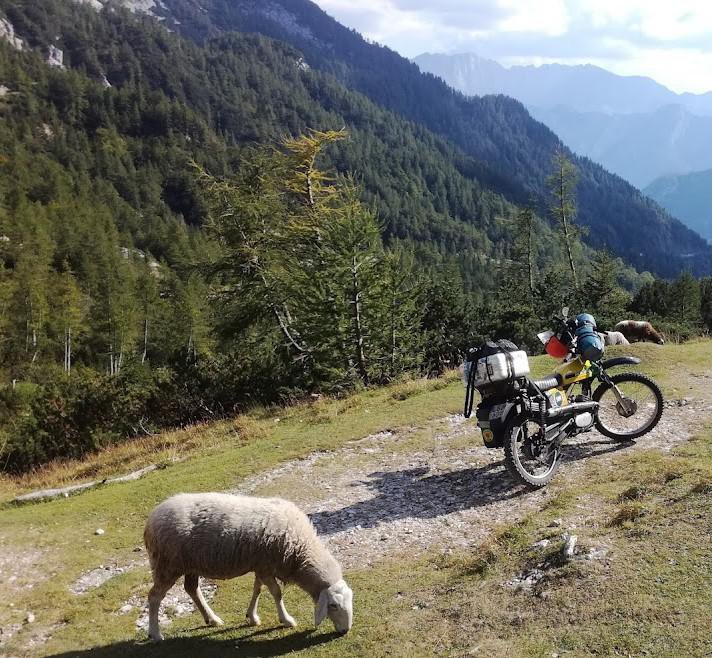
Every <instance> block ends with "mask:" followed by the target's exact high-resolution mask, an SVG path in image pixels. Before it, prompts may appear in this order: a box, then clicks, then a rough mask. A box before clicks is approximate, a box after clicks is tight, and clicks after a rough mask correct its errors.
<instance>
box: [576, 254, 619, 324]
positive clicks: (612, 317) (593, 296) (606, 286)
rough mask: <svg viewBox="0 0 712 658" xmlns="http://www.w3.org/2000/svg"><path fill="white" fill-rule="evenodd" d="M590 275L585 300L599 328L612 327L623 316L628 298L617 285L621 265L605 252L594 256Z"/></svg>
mask: <svg viewBox="0 0 712 658" xmlns="http://www.w3.org/2000/svg"><path fill="white" fill-rule="evenodd" d="M591 265H592V267H591V273H590V274H589V276H588V278H587V279H586V299H585V300H584V301H585V303H586V305H587V306H588V308H590V310H591V312H593V313H594V314H595V316H596V319H597V321H598V324H599V326H609V327H613V326H614V325H615V324H616V322H618V321H620V320H622V319H623V318H624V316H625V310H626V308H627V307H628V304H630V297H629V296H628V294H627V293H626V292H625V291H624V290H623V288H621V286H620V284H619V283H618V277H619V276H620V272H621V269H622V267H621V263H620V261H619V260H618V259H616V258H615V257H614V256H613V255H611V254H610V253H608V252H606V251H597V252H596V253H595V254H594V257H593V262H592V264H591Z"/></svg>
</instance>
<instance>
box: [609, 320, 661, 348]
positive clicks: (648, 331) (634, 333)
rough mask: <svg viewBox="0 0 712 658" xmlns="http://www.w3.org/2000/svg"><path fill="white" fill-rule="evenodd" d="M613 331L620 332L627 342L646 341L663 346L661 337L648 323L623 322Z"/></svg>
mask: <svg viewBox="0 0 712 658" xmlns="http://www.w3.org/2000/svg"><path fill="white" fill-rule="evenodd" d="M615 330H616V331H620V332H621V333H622V334H623V335H624V336H625V337H626V338H627V339H628V340H629V341H637V340H642V341H646V340H647V341H650V342H651V343H657V344H658V345H663V344H665V341H664V340H663V337H662V336H661V335H660V333H659V332H658V331H656V330H655V327H653V325H652V324H650V322H644V321H642V320H623V321H621V322H619V323H618V324H617V325H616V326H615Z"/></svg>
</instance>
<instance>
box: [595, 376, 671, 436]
mask: <svg viewBox="0 0 712 658" xmlns="http://www.w3.org/2000/svg"><path fill="white" fill-rule="evenodd" d="M611 381H612V382H613V383H614V384H615V385H616V386H618V388H619V390H620V392H621V393H622V395H623V396H624V397H625V404H626V405H629V406H627V407H626V406H625V405H624V406H622V405H621V403H620V401H619V400H618V398H617V397H616V394H615V391H614V390H613V388H612V387H611V386H609V385H608V384H601V385H600V386H599V387H598V388H597V389H596V390H595V391H594V393H593V400H594V401H595V402H598V404H599V407H598V410H597V412H596V417H595V421H594V422H595V425H596V429H597V430H598V431H599V432H600V433H601V434H603V435H604V436H607V437H609V438H611V439H614V440H616V441H632V440H633V439H637V438H638V437H640V436H643V434H647V433H648V432H650V430H652V429H653V428H654V427H655V426H656V425H657V424H658V421H659V420H660V417H661V416H662V414H663V394H662V392H661V391H660V388H659V387H658V385H657V384H656V383H655V382H654V381H653V380H652V379H650V377H647V376H646V375H643V374H641V373H638V372H622V373H620V374H618V375H613V376H612V377H611Z"/></svg>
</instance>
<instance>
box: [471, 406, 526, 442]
mask: <svg viewBox="0 0 712 658" xmlns="http://www.w3.org/2000/svg"><path fill="white" fill-rule="evenodd" d="M513 413H514V414H517V413H519V404H518V403H516V402H501V403H499V404H495V405H493V406H491V407H484V408H483V407H480V408H479V409H478V410H477V425H478V427H479V428H480V429H481V430H482V441H483V443H484V444H485V447H487V448H502V447H504V439H505V437H504V429H505V427H506V426H507V421H508V420H509V418H510V416H511V415H512V414H513Z"/></svg>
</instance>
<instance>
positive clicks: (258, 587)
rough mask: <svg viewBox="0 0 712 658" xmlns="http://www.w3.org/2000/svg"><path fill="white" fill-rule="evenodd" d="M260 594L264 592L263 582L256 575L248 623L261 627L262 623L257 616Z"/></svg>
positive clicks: (248, 610)
mask: <svg viewBox="0 0 712 658" xmlns="http://www.w3.org/2000/svg"><path fill="white" fill-rule="evenodd" d="M260 592H262V581H261V580H260V577H259V576H258V575H257V574H255V584H254V585H253V586H252V598H251V599H250V605H248V606H247V621H248V623H249V624H250V625H251V626H259V625H260V624H261V623H262V622H261V621H260V617H259V615H258V614H257V604H258V603H259V601H260Z"/></svg>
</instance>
